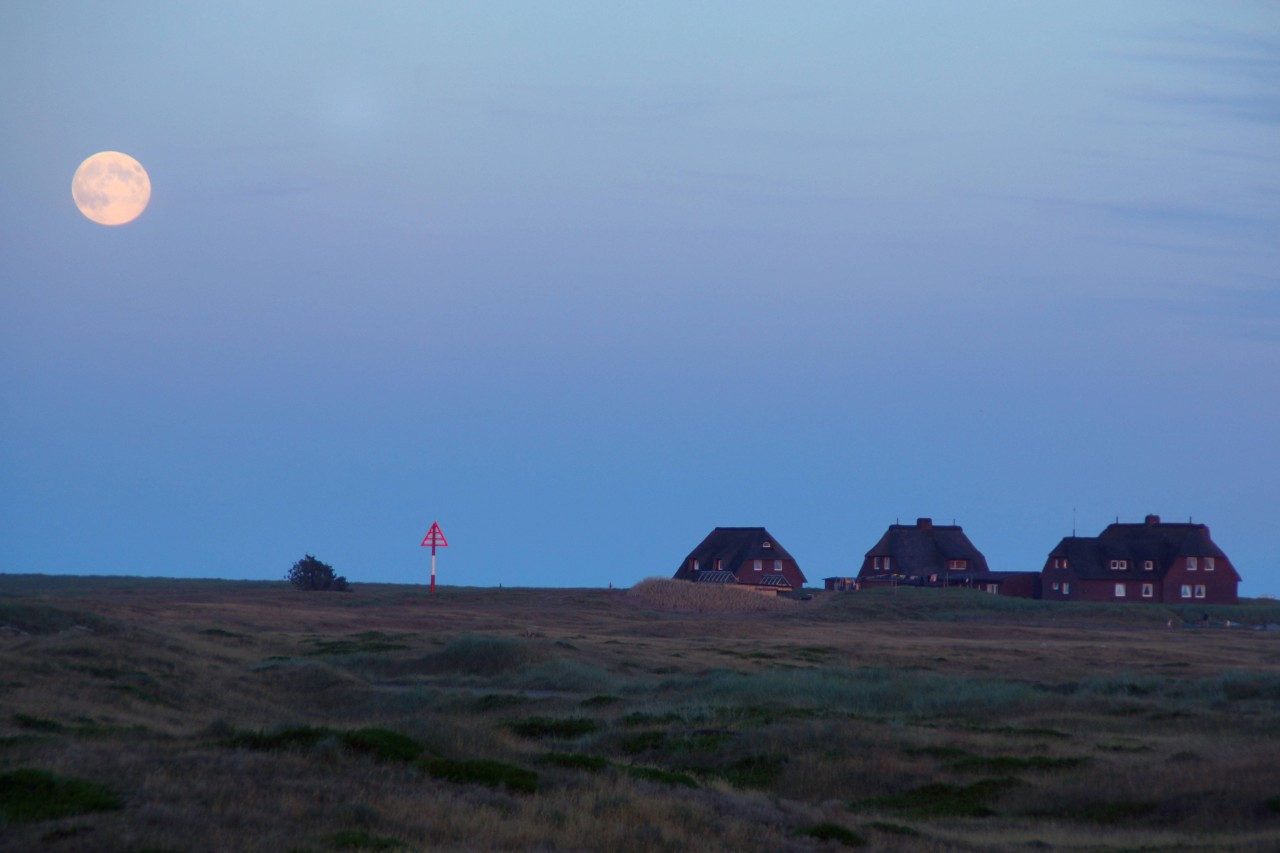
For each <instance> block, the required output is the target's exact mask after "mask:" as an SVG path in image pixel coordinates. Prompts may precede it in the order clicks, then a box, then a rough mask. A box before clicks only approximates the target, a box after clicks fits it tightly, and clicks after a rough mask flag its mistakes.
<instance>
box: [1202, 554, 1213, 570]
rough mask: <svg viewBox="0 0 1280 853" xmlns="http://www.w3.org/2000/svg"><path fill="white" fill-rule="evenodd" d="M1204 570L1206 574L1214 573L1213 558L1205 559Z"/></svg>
mask: <svg viewBox="0 0 1280 853" xmlns="http://www.w3.org/2000/svg"><path fill="white" fill-rule="evenodd" d="M1204 570H1205V571H1206V572H1211V571H1213V557H1205V558H1204Z"/></svg>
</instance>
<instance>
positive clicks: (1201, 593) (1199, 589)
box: [1196, 583, 1204, 598]
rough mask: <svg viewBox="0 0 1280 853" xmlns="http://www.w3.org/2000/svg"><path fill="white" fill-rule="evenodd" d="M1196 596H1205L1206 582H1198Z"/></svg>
mask: <svg viewBox="0 0 1280 853" xmlns="http://www.w3.org/2000/svg"><path fill="white" fill-rule="evenodd" d="M1196 598H1204V584H1202V583H1198V584H1196Z"/></svg>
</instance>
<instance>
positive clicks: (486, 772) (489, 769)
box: [418, 758, 538, 794]
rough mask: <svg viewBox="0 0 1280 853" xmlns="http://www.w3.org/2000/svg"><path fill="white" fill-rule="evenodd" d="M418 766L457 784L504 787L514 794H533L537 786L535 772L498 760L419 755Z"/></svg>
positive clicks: (427, 772) (430, 774)
mask: <svg viewBox="0 0 1280 853" xmlns="http://www.w3.org/2000/svg"><path fill="white" fill-rule="evenodd" d="M418 766H419V767H420V768H422V770H423V772H425V773H426V774H427V775H428V776H431V777H432V778H433V779H442V780H444V781H446V782H454V783H456V784H459V785H486V786H488V787H490V788H506V789H507V790H508V791H511V792H512V793H516V794H533V793H536V792H537V790H538V774H537V773H535V772H533V771H532V770H526V769H525V768H523V767H516V766H515V765H514V764H506V763H504V762H501V761H487V760H471V761H458V760H454V759H449V758H423V759H420V760H419V761H418Z"/></svg>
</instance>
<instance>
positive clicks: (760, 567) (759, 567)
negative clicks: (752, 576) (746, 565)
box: [752, 560, 764, 572]
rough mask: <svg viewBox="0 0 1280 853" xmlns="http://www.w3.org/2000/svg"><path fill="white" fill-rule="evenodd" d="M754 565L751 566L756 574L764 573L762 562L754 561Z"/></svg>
mask: <svg viewBox="0 0 1280 853" xmlns="http://www.w3.org/2000/svg"><path fill="white" fill-rule="evenodd" d="M754 563H755V565H754V566H752V568H754V569H755V570H756V571H757V572H763V571H764V560H755V561H754Z"/></svg>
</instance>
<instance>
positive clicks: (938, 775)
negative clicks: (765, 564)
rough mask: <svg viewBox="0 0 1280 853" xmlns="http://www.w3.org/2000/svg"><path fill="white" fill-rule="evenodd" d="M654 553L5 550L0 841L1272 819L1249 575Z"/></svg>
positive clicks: (1271, 829)
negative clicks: (998, 575)
mask: <svg viewBox="0 0 1280 853" xmlns="http://www.w3.org/2000/svg"><path fill="white" fill-rule="evenodd" d="M672 584H675V582H665V581H664V582H646V583H645V584H642V585H640V586H639V587H637V588H636V589H633V590H627V591H612V590H594V591H591V590H466V589H456V588H447V587H446V588H440V589H439V590H438V591H437V593H436V594H435V595H430V594H428V593H427V592H425V591H424V590H421V589H418V588H412V587H390V586H380V585H377V584H367V585H366V584H362V585H361V586H360V588H359V589H358V590H353V591H351V592H350V593H348V594H346V595H342V596H310V595H299V594H297V593H296V592H295V591H294V590H293V589H292V587H291V586H290V585H288V584H282V583H277V584H274V585H272V584H261V583H252V584H250V583H239V584H237V583H232V582H217V581H189V582H178V581H167V580H155V581H141V580H138V579H122V578H80V579H63V578H59V579H54V578H47V579H38V578H32V577H13V576H0V699H2V700H3V706H2V707H3V709H4V710H3V714H0V838H2V839H3V842H2V843H0V847H3V848H5V849H22V850H28V849H30V850H42V849H48V850H53V851H57V850H66V851H76V850H80V851H87V850H101V849H119V850H145V849H152V850H188V851H206V850H208V851H213V850H228V849H234V850H246V851H267V850H271V851H278V850H313V851H326V850H386V851H395V850H429V849H452V850H474V849H483V850H512V851H514V850H530V849H575V850H617V851H648V850H675V849H698V850H735V851H738V850H743V851H777V850H788V851H803V850H815V851H816V850H832V849H844V848H858V847H865V848H867V849H876V850H903V851H908V853H910V851H972V850H1027V849H1039V850H1057V849H1062V850H1080V849H1132V850H1167V849H1201V850H1215V851H1216V850H1225V851H1259V853H1260V851H1271V850H1275V849H1280V767H1277V765H1276V762H1275V761H1274V758H1273V756H1274V755H1275V754H1277V752H1280V655H1278V654H1277V652H1278V651H1280V632H1276V631H1265V630H1259V631H1252V630H1246V629H1240V630H1235V629H1227V628H1223V627H1221V625H1222V624H1225V621H1226V620H1227V619H1230V620H1231V621H1237V620H1236V619H1235V616H1238V615H1242V614H1244V615H1248V614H1252V615H1254V616H1256V615H1258V614H1262V615H1263V616H1266V615H1267V612H1268V611H1266V608H1267V606H1268V605H1266V604H1263V603H1256V602H1255V603H1248V604H1245V605H1242V606H1241V609H1240V610H1239V611H1238V612H1236V611H1229V610H1224V612H1223V613H1222V614H1220V616H1221V620H1222V621H1221V622H1220V623H1219V624H1218V626H1216V627H1213V628H1205V627H1194V628H1182V627H1175V628H1170V627H1169V625H1168V621H1169V619H1170V614H1169V613H1167V612H1165V613H1161V612H1157V611H1158V610H1159V609H1158V608H1148V609H1143V606H1141V605H1138V606H1124V605H1120V606H1114V607H1104V606H1101V605H1099V606H1096V607H1093V606H1084V607H1080V606H1077V605H1072V604H1065V605H1064V604H1055V603H1051V602H1011V601H1008V600H1001V599H998V598H996V597H994V596H989V595H984V594H981V593H973V592H969V591H964V590H929V591H922V590H911V589H900V590H897V591H896V592H895V591H893V590H874V591H867V592H860V593H851V594H826V593H822V592H819V593H816V594H815V595H814V597H813V599H812V600H809V601H799V600H789V599H785V598H784V599H768V598H765V597H763V596H760V595H759V594H757V593H743V592H742V591H741V590H731V589H724V588H716V587H710V588H708V589H707V590H706V592H707V593H708V594H709V595H710V596H714V597H715V598H714V599H713V598H706V599H702V598H695V597H696V596H701V595H702V594H703V590H701V589H700V588H699V587H698V586H697V585H694V584H675V585H674V586H673V585H672ZM673 596H674V597H677V598H678V597H681V596H684V597H685V598H684V600H682V601H675V600H674V599H672V598H671V597H673ZM717 601H718V603H717ZM740 608H745V609H740ZM1275 612H1277V613H1280V611H1275ZM1233 614H1234V615H1233ZM1215 615H1219V614H1215ZM1276 621H1280V619H1278V620H1276ZM1224 661H1226V662H1229V664H1228V665H1227V666H1224V665H1223V663H1222V662H1224Z"/></svg>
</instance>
